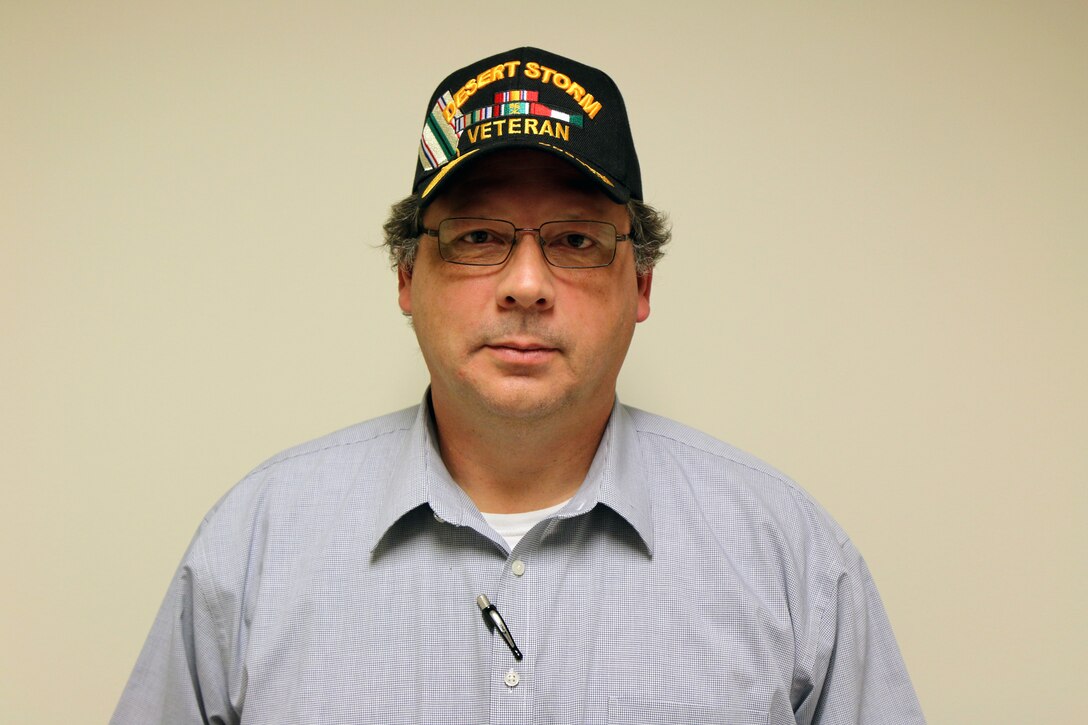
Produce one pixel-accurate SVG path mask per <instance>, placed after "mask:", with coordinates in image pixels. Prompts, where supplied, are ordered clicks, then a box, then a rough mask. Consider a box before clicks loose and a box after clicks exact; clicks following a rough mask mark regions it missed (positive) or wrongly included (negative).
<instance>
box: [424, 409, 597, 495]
mask: <svg viewBox="0 0 1088 725" xmlns="http://www.w3.org/2000/svg"><path fill="white" fill-rule="evenodd" d="M599 407H602V406H599ZM432 410H433V411H434V417H435V427H436V429H437V431H438V444H439V451H440V453H441V455H442V460H443V462H444V463H445V464H446V469H447V470H448V471H449V472H450V475H451V476H452V477H453V480H454V481H456V482H457V484H458V485H459V486H460V487H461V488H462V489H463V490H464V491H465V493H467V494H468V495H469V498H471V499H472V500H473V502H474V503H475V504H476V506H477V507H479V509H480V510H481V511H485V512H487V513H520V512H523V511H535V510H538V509H542V508H547V507H548V506H554V505H555V504H557V503H560V502H562V501H566V500H567V499H569V498H570V497H571V496H573V495H574V493H575V492H576V491H577V490H578V487H579V486H581V484H582V481H583V480H584V479H585V475H586V472H588V471H589V466H590V464H592V462H593V457H594V455H596V453H597V447H598V445H599V444H600V441H601V437H602V435H603V434H604V429H605V427H606V426H607V424H608V417H609V415H610V413H611V410H612V409H611V406H609V407H607V408H603V407H602V409H601V410H598V411H593V412H582V413H578V414H573V413H572V414H567V415H562V416H551V417H550V418H549V419H547V420H539V419H533V420H522V419H514V420H511V419H508V418H500V417H498V416H494V418H495V419H494V420H486V419H481V418H480V417H479V416H478V415H473V416H465V414H464V411H463V410H459V409H458V408H457V407H456V406H449V405H443V404H442V402H441V401H434V400H433V399H432Z"/></svg>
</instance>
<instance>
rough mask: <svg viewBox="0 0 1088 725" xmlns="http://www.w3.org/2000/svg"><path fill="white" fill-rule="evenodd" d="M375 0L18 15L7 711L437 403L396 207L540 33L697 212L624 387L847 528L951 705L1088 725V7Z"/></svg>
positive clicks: (11, 228) (75, 697)
mask: <svg viewBox="0 0 1088 725" xmlns="http://www.w3.org/2000/svg"><path fill="white" fill-rule="evenodd" d="M367 5H368V3H362V2H339V3H334V2H320V3H297V4H281V3H258V2H252V3H245V4H239V3H227V4H226V5H225V6H221V4H220V3H218V2H196V3H173V4H170V5H167V4H157V3H143V2H120V3H118V2H94V3H61V2H44V1H39V2H19V3H16V2H12V1H4V2H2V3H0V245H2V246H0V255H2V256H0V335H2V342H0V344H2V354H0V391H2V398H0V425H2V430H0V432H2V435H3V440H4V445H5V448H4V453H3V456H2V457H0V476H2V484H3V489H2V493H3V502H4V504H3V511H4V516H3V523H2V525H0V557H2V562H3V571H2V574H3V581H4V595H3V599H2V603H0V621H3V623H4V625H3V627H0V632H2V635H0V637H2V642H0V662H2V666H3V671H2V672H0V720H2V721H3V722H35V723H75V722H102V721H104V720H105V719H107V717H108V714H109V713H110V712H111V710H112V708H113V705H114V703H115V702H116V699H117V697H118V695H119V694H120V691H121V687H122V685H123V683H124V681H125V679H126V677H127V676H128V673H129V670H130V668H131V666H132V664H133V661H134V659H135V657H136V654H137V651H138V648H139V647H140V645H141V643H142V641H143V638H144V636H145V634H146V633H147V630H148V627H149V626H150V624H151V620H152V617H153V615H154V612H155V611H156V609H157V607H158V605H159V601H160V599H161V597H162V595H163V593H164V592H165V589H166V585H167V581H168V579H169V577H170V575H171V572H172V570H173V567H174V565H175V564H176V562H177V561H178V559H179V558H180V556H181V554H182V551H183V550H184V548H185V546H186V543H187V542H188V539H189V537H190V535H191V533H192V531H193V530H194V528H195V527H196V525H197V523H198V521H199V520H200V518H201V516H202V515H203V513H204V512H205V510H206V509H207V508H208V507H210V506H211V505H212V503H213V502H214V501H215V500H216V499H217V498H218V497H219V496H220V495H221V494H222V493H223V492H224V491H225V490H226V489H227V488H228V487H229V486H230V485H231V483H233V482H234V481H235V480H237V479H238V478H239V477H240V476H242V475H243V474H244V473H245V472H246V471H247V470H248V469H249V468H250V467H251V466H253V465H255V464H256V463H258V462H260V461H261V460H262V459H264V458H265V457H267V456H268V455H271V454H272V453H275V452H276V451H278V450H279V449H281V448H284V447H286V446H288V445H291V444H293V443H297V442H300V441H301V440H304V439H307V438H310V437H314V436H317V435H319V434H321V433H324V432H326V431H329V430H331V429H334V428H338V427H341V426H344V425H347V424H349V423H352V422H354V421H357V420H360V419H364V418H367V417H371V416H374V415H377V414H380V413H383V412H386V411H389V410H392V409H395V408H399V407H403V406H406V405H409V404H412V403H414V402H416V400H417V399H418V397H419V395H420V393H421V392H422V389H423V386H424V384H425V375H424V370H423V366H422V364H421V362H420V359H419V356H418V353H417V351H416V348H415V343H414V340H413V338H412V336H411V333H410V331H409V330H408V329H407V327H406V325H405V323H404V322H403V320H402V319H401V317H400V316H399V314H398V312H397V309H396V306H395V295H394V291H395V284H394V278H393V276H392V275H391V274H390V272H389V271H388V269H387V267H386V262H385V260H384V258H383V255H382V253H381V252H380V251H378V250H376V249H375V248H374V246H375V245H376V244H377V243H378V241H379V227H380V224H381V221H382V219H383V214H384V210H385V208H386V207H387V205H388V204H389V203H390V202H392V201H393V200H394V199H396V198H398V197H399V196H400V195H401V194H403V193H405V192H406V191H407V187H408V185H409V181H410V176H411V173H412V164H413V159H414V154H415V150H416V143H417V139H418V133H419V129H420V125H421V123H422V113H423V111H424V106H425V103H426V97H427V94H428V93H429V92H430V90H431V89H432V87H433V85H434V84H435V83H436V82H437V81H438V80H440V79H441V78H442V77H443V76H444V75H445V74H446V73H447V72H448V71H449V70H450V69H452V68H454V67H456V66H457V65H460V64H462V63H464V62H468V61H470V60H474V59H475V58H477V57H482V56H483V55H484V54H488V53H492V52H498V51H501V50H506V49H508V48H510V47H514V46H516V45H520V44H523V43H527V42H529V43H533V44H538V45H544V46H546V47H548V48H551V49H553V50H556V51H558V52H561V53H565V54H569V55H573V56H575V57H578V58H580V59H582V60H585V61H587V62H589V63H594V64H599V65H601V66H603V67H605V68H606V69H608V70H609V71H610V72H611V73H612V75H613V76H614V77H615V78H616V79H617V81H618V82H619V84H620V86H621V87H622V88H623V89H624V92H625V95H626V97H627V99H628V104H629V106H630V107H631V108H632V110H633V119H634V129H635V134H636V141H637V143H638V144H639V149H640V152H641V156H642V163H643V171H644V176H645V179H646V190H647V195H648V198H649V200H651V201H652V202H654V203H656V204H658V205H660V206H662V207H664V208H665V209H668V210H670V211H671V212H672V215H673V218H674V220H675V232H676V240H675V243H674V247H673V249H672V250H671V253H670V255H669V257H668V258H667V259H666V260H665V262H664V263H663V265H662V266H661V267H660V268H659V274H658V276H657V278H656V282H655V287H654V312H653V315H652V316H651V318H650V320H649V321H648V322H647V323H646V324H644V325H642V326H641V328H640V330H639V332H638V334H637V335H636V340H635V345H634V348H633V350H632V353H631V357H630V358H629V362H628V365H627V368H626V370H625V372H624V374H623V377H622V378H621V386H620V388H621V389H620V395H621V397H622V399H623V400H624V401H625V402H628V403H631V404H634V405H637V406H640V407H646V408H650V409H653V410H655V411H657V412H661V413H664V414H666V415H669V416H672V417H675V418H679V419H681V420H684V421H686V422H689V423H691V424H694V425H696V426H698V427H701V428H703V429H705V430H707V431H709V432H711V433H713V434H715V435H717V436H719V437H721V438H725V439H727V440H730V441H731V442H733V443H735V444H738V445H740V446H742V447H744V448H747V449H749V450H751V451H753V452H754V453H756V454H758V455H760V456H762V457H764V458H766V459H767V460H769V461H771V462H772V463H774V464H775V465H777V466H778V467H780V468H781V469H783V470H785V471H786V472H787V473H789V474H790V475H792V476H793V477H795V478H796V479H798V480H799V481H800V482H801V483H802V484H803V485H804V486H806V487H807V488H808V489H809V490H810V491H812V492H813V493H814V494H815V496H816V497H817V498H818V499H819V500H820V501H822V502H823V503H824V504H825V506H827V507H828V508H829V509H830V510H831V511H832V512H833V513H834V514H835V516H836V517H837V518H838V519H839V520H840V521H841V522H842V523H843V525H844V526H845V527H846V528H847V530H848V531H850V532H851V533H852V535H853V536H854V538H855V540H856V541H857V543H858V545H859V546H860V548H861V549H862V551H863V552H864V553H865V554H866V556H867V559H868V560H869V563H870V566H871V568H872V569H873V571H874V573H875V576H876V578H877V582H878V584H879V585H880V587H881V590H882V592H883V594H884V597H885V599H886V602H887V606H888V609H889V612H890V615H891V619H892V622H893V625H894V626H895V629H896V631H897V633H898V636H899V639H900V643H901V646H902V649H903V650H904V653H905V656H906V659H907V662H908V665H909V667H910V670H911V672H912V674H913V677H914V680H915V683H916V686H917V688H918V691H919V695H920V697H921V699H922V703H923V706H924V707H925V709H926V711H927V713H928V715H929V717H930V720H931V722H933V723H988V724H992V723H1026V722H1039V723H1044V722H1045V723H1057V722H1069V723H1071V722H1074V721H1079V720H1080V719H1081V717H1080V713H1081V712H1082V707H1081V702H1082V699H1083V698H1082V691H1083V686H1084V684H1085V679H1084V663H1083V656H1082V655H1083V651H1084V647H1085V645H1086V644H1088V642H1086V639H1088V637H1086V628H1085V624H1084V601H1085V596H1086V595H1088V591H1086V577H1085V575H1086V566H1085V564H1086V561H1085V559H1086V553H1085V552H1086V551H1088V541H1086V537H1085V533H1084V531H1085V522H1086V513H1088V502H1086V494H1085V483H1086V479H1088V464H1086V460H1088V457H1086V455H1085V448H1086V446H1085V442H1084V441H1085V438H1086V437H1088V425H1086V419H1088V418H1086V414H1085V410H1086V407H1088V406H1086V404H1088V386H1086V382H1085V377H1086V376H1085V369H1086V367H1088V346H1086V338H1088V334H1086V331H1088V324H1086V323H1088V300H1086V296H1088V295H1086V293H1085V289H1086V285H1088V245H1086V243H1088V234H1086V232H1088V211H1086V210H1088V203H1086V199H1088V141H1086V139H1088V136H1086V130H1085V129H1086V126H1085V118H1086V116H1088V70H1086V69H1088V63H1086V60H1085V58H1086V55H1085V47H1086V46H1088V12H1086V6H1085V5H1084V4H1083V3H1077V2H1069V3H1056V2H1043V3H1037V2H1026V1H1025V2H1020V3H1015V2H992V3H991V2H979V3H966V2H953V3H944V2H931V3H924V4H922V5H919V4H917V3H896V4H892V3H862V2H840V3H809V2H798V3H770V4H768V3H706V4H705V5H703V4H699V5H695V4H685V3H653V4H649V3H647V4H646V5H645V7H637V8H636V7H633V6H632V5H631V4H630V3H619V2H601V3H593V4H589V5H590V7H589V8H587V7H585V5H586V4H585V3H581V2H579V3H565V2H547V3H541V4H529V3H526V4H519V5H517V6H516V8H517V9H515V5H514V4H507V5H506V6H505V7H503V6H502V5H499V4H494V3H489V4H481V3H460V4H457V3H453V4H451V3H424V4H422V5H421V4H419V3H397V4H392V3H391V4H390V5H393V6H394V9H390V10H382V11H381V12H377V11H373V10H368V9H367V7H366V6H367ZM500 8H501V9H500ZM621 8H625V9H621Z"/></svg>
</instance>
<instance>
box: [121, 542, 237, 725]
mask: <svg viewBox="0 0 1088 725" xmlns="http://www.w3.org/2000/svg"><path fill="white" fill-rule="evenodd" d="M198 542H199V534H198V535H197V540H196V541H194V543H193V545H192V546H191V547H190V549H189V552H188V553H187V554H186V556H185V559H184V560H183V561H182V563H181V566H179V567H178V571H177V573H176V574H175V576H174V579H173V581H172V582H171V584H170V589H169V590H168V591H167V594H166V599H165V600H164V601H163V604H162V607H161V608H160V609H159V613H158V615H157V616H156V617H155V622H154V624H153V625H152V627H151V633H150V634H149V635H148V637H147V641H146V642H145V643H144V647H143V650H142V651H141V652H140V656H139V658H138V659H137V660H136V666H135V668H134V669H133V672H132V675H131V677H130V678H129V681H128V684H127V685H126V686H125V689H124V692H123V693H122V695H121V701H120V703H119V704H118V705H117V709H116V711H115V712H114V714H113V718H112V719H111V720H110V724H111V725H156V724H159V723H161V724H163V725H166V724H169V725H189V724H193V725H195V724H196V723H206V724H209V725H226V724H227V723H236V722H238V719H239V718H238V714H237V713H236V712H235V711H234V709H233V707H232V706H231V702H230V697H229V687H228V684H227V682H228V679H227V672H228V670H229V667H228V665H227V663H228V661H229V659H228V657H229V649H228V647H226V646H225V638H224V637H223V636H222V635H221V630H220V627H219V626H218V625H217V622H216V617H215V609H214V607H213V606H210V604H209V597H208V594H207V593H206V592H205V591H204V590H203V589H202V588H201V576H200V572H201V567H200V566H199V563H200V562H202V561H203V556H202V554H201V550H200V548H199V546H198Z"/></svg>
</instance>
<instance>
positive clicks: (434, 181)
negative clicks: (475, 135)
mask: <svg viewBox="0 0 1088 725" xmlns="http://www.w3.org/2000/svg"><path fill="white" fill-rule="evenodd" d="M479 150H480V149H472V150H471V151H469V152H468V153H466V154H464V155H462V156H458V157H457V158H455V159H454V160H453V161H451V162H449V163H448V164H446V165H445V166H443V167H442V170H441V171H439V172H438V173H437V174H435V175H434V178H433V179H431V183H429V184H427V188H426V189H424V190H423V193H422V194H420V195H419V198H420V199H424V198H426V196H427V194H430V193H431V189H433V188H434V185H435V184H437V183H438V180H439V179H441V178H442V177H443V176H445V175H446V172H447V171H449V170H450V169H452V168H453V167H454V166H456V165H457V164H459V163H461V162H462V161H464V160H465V159H467V158H468V157H469V156H472V154H474V153H476V152H477V151H479Z"/></svg>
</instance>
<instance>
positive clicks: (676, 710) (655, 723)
mask: <svg viewBox="0 0 1088 725" xmlns="http://www.w3.org/2000/svg"><path fill="white" fill-rule="evenodd" d="M608 723H609V725H681V724H682V725H770V717H769V716H768V714H767V713H765V712H757V711H755V710H748V709H736V708H725V709H722V708H717V707H713V706H711V705H695V704H691V703H685V702H666V701H657V702H652V701H649V700H634V699H630V698H625V697H610V698H608Z"/></svg>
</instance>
